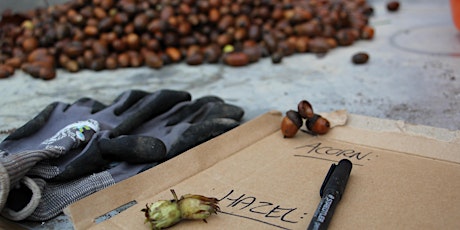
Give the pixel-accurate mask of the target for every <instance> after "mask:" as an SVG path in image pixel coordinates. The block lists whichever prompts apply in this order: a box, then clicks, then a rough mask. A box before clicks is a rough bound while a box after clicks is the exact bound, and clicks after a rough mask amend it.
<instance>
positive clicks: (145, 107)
mask: <svg viewBox="0 0 460 230" xmlns="http://www.w3.org/2000/svg"><path fill="white" fill-rule="evenodd" d="M190 100H191V95H190V94H189V93H188V92H185V91H174V90H160V91H157V92H155V93H152V94H150V95H148V96H145V97H144V98H142V100H140V101H138V102H137V103H136V104H134V105H132V106H131V107H130V108H129V109H128V110H127V111H124V112H123V115H121V116H123V122H121V123H120V124H119V125H118V126H117V127H115V128H114V129H113V130H112V134H111V137H117V136H119V135H122V134H128V133H129V131H132V130H133V129H135V128H137V127H139V126H140V125H141V124H142V123H144V122H145V121H147V120H149V119H151V118H152V117H156V116H158V115H160V114H163V113H165V112H166V111H168V110H170V109H171V108H172V107H173V106H175V105H176V104H178V103H180V102H183V101H190Z"/></svg>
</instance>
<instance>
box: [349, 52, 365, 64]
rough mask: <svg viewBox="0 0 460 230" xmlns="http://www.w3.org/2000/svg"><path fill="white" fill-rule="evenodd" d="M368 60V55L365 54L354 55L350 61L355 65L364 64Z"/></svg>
mask: <svg viewBox="0 0 460 230" xmlns="http://www.w3.org/2000/svg"><path fill="white" fill-rule="evenodd" d="M368 60H369V54H367V53H365V52H359V53H356V54H355V55H353V56H352V57H351V61H352V62H353V63H355V64H364V63H366V62H367V61H368Z"/></svg>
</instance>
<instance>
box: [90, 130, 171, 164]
mask: <svg viewBox="0 0 460 230" xmlns="http://www.w3.org/2000/svg"><path fill="white" fill-rule="evenodd" d="M99 148H100V149H101V152H102V155H103V157H104V158H105V159H109V160H114V161H126V162H130V163H147V162H159V161H162V160H164V158H165V155H166V146H165V145H164V144H163V142H162V141H160V140H159V139H157V138H154V137H149V136H135V135H130V136H120V137H117V138H113V139H102V140H100V141H99Z"/></svg>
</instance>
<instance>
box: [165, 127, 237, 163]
mask: <svg viewBox="0 0 460 230" xmlns="http://www.w3.org/2000/svg"><path fill="white" fill-rule="evenodd" d="M238 125H239V122H238V121H235V120H233V119H228V118H216V119H212V120H205V121H203V122H200V123H195V124H191V125H190V126H189V127H188V128H187V129H186V130H185V131H184V132H183V133H182V134H181V135H179V136H177V135H176V136H175V137H174V138H177V140H176V141H174V142H173V143H171V146H170V148H169V150H168V153H167V155H166V158H167V159H171V158H173V157H175V156H177V155H179V154H181V153H182V152H184V151H186V150H188V149H191V148H193V147H195V146H197V145H199V144H201V143H203V142H205V141H208V140H210V139H212V138H214V137H216V136H219V135H220V134H222V133H225V132H227V131H228V130H231V129H233V128H235V127H237V126H238ZM171 133H173V131H172V132H171Z"/></svg>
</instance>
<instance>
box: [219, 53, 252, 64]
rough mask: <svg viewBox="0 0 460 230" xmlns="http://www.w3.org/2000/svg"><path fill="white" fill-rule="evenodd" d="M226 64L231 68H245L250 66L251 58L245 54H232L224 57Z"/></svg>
mask: <svg viewBox="0 0 460 230" xmlns="http://www.w3.org/2000/svg"><path fill="white" fill-rule="evenodd" d="M223 60H224V63H225V64H227V65H229V66H245V65H247V64H249V57H248V55H247V54H245V53H243V52H231V53H227V54H225V56H224V59H223Z"/></svg>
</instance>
